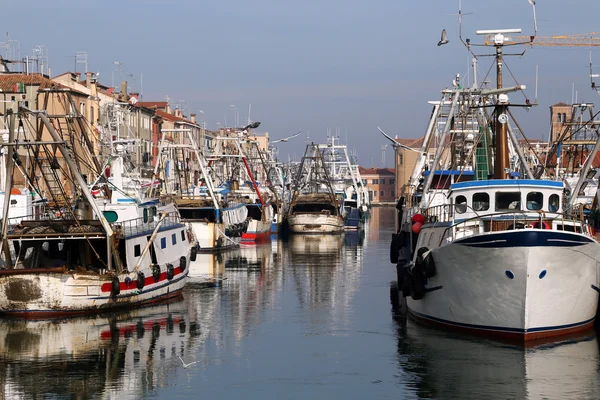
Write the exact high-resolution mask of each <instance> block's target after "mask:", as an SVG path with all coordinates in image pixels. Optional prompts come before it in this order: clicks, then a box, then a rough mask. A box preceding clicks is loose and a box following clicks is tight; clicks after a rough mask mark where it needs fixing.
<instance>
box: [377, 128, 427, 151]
mask: <svg viewBox="0 0 600 400" xmlns="http://www.w3.org/2000/svg"><path fill="white" fill-rule="evenodd" d="M377 129H379V132H381V134H382V135H383V136H385V137H386V139H388V140H389V141H390V142H392V147H393V148H394V149H395V148H397V147H400V148H403V149H405V150H412V151H417V152H418V151H419V150H417V149H413V148H412V147H408V146H407V145H404V144H402V143H398V142H397V141H396V140H395V139H394V138H392V137H391V136H390V135H388V134H387V133H385V132H384V131H383V130H382V129H381V128H380V127H377Z"/></svg>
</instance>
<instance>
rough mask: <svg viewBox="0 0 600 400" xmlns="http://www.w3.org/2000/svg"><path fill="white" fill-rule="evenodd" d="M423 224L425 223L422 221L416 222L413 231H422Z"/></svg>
mask: <svg viewBox="0 0 600 400" xmlns="http://www.w3.org/2000/svg"><path fill="white" fill-rule="evenodd" d="M422 226H423V224H422V223H421V222H415V223H414V224H413V226H412V231H413V233H419V232H421V227H422Z"/></svg>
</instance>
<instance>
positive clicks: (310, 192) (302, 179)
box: [287, 144, 344, 234]
mask: <svg viewBox="0 0 600 400" xmlns="http://www.w3.org/2000/svg"><path fill="white" fill-rule="evenodd" d="M292 193H293V194H292V200H291V202H290V206H289V210H288V215H287V226H288V228H289V230H290V231H291V232H292V233H310V234H322V233H332V234H337V233H341V232H343V231H344V218H343V216H342V213H341V206H340V204H339V202H338V199H337V197H336V195H335V193H334V191H333V187H332V182H331V179H330V176H329V173H328V171H327V167H326V165H325V162H324V160H323V154H322V151H321V150H320V149H319V146H318V145H315V144H309V145H307V146H306V151H305V153H304V156H303V157H302V161H301V163H300V167H299V169H298V172H297V175H296V179H295V182H294V189H293V192H292Z"/></svg>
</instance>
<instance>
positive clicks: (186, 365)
mask: <svg viewBox="0 0 600 400" xmlns="http://www.w3.org/2000/svg"><path fill="white" fill-rule="evenodd" d="M178 357H179V356H178ZM179 359H180V360H181V364H182V365H183V368H187V367H189V366H190V365H193V364H196V363H197V362H198V361H192V362H191V363H189V364H186V363H184V362H183V359H182V358H181V357H179Z"/></svg>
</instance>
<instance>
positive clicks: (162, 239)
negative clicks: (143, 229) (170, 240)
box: [160, 238, 167, 249]
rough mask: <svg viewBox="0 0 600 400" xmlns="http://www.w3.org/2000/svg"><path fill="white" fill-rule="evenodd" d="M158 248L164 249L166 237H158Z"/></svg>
mask: <svg viewBox="0 0 600 400" xmlns="http://www.w3.org/2000/svg"><path fill="white" fill-rule="evenodd" d="M160 248H161V249H166V248H167V238H161V239H160Z"/></svg>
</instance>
